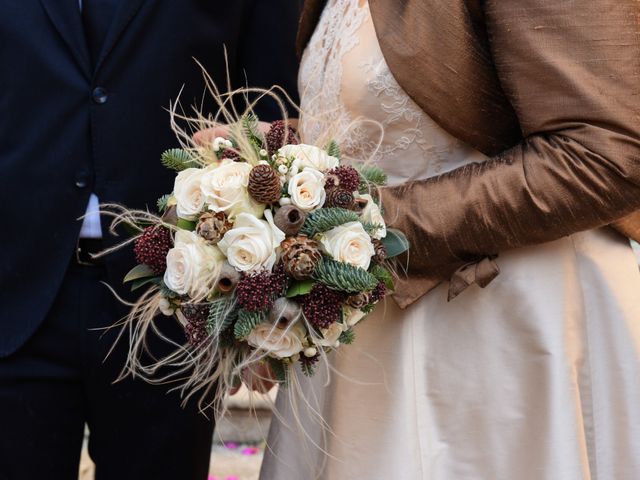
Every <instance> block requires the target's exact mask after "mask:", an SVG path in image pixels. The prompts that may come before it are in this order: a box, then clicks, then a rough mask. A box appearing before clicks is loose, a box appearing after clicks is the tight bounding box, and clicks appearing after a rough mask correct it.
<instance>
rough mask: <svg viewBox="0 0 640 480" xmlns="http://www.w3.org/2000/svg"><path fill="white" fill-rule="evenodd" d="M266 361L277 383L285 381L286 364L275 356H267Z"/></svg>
mask: <svg viewBox="0 0 640 480" xmlns="http://www.w3.org/2000/svg"><path fill="white" fill-rule="evenodd" d="M267 361H268V362H269V366H270V367H271V371H272V372H273V376H274V377H275V378H276V380H277V381H278V382H279V383H287V370H288V369H287V366H286V365H285V364H284V362H283V361H282V360H278V359H277V358H271V357H267Z"/></svg>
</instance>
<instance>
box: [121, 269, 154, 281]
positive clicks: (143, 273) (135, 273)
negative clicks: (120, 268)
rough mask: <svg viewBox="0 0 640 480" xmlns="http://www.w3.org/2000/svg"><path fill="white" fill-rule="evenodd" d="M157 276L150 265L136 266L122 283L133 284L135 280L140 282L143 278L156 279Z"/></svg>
mask: <svg viewBox="0 0 640 480" xmlns="http://www.w3.org/2000/svg"><path fill="white" fill-rule="evenodd" d="M155 276H156V274H155V273H154V271H153V270H152V269H151V267H149V266H148V265H136V266H135V267H133V268H132V269H131V270H129V273H127V275H126V276H125V277H124V280H123V281H122V283H128V282H133V281H134V280H139V279H141V278H148V277H155Z"/></svg>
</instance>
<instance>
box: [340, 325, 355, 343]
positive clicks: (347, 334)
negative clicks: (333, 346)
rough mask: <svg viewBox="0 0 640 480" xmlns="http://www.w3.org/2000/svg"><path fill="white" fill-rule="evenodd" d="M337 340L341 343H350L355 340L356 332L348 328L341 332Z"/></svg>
mask: <svg viewBox="0 0 640 480" xmlns="http://www.w3.org/2000/svg"><path fill="white" fill-rule="evenodd" d="M338 340H339V342H340V343H342V344H343V345H351V344H352V343H353V342H355V341H356V332H354V331H353V329H351V328H350V329H349V330H346V331H344V332H342V334H341V335H340V338H339V339H338Z"/></svg>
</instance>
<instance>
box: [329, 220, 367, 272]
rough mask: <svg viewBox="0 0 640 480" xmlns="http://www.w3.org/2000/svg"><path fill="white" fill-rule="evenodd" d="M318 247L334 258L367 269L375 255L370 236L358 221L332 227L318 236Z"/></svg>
mask: <svg viewBox="0 0 640 480" xmlns="http://www.w3.org/2000/svg"><path fill="white" fill-rule="evenodd" d="M319 240H320V247H321V248H322V250H323V251H324V252H325V253H326V254H327V255H329V256H331V257H332V258H333V259H334V260H337V261H338V262H343V263H349V264H351V265H354V266H356V267H360V268H364V269H365V270H367V269H368V268H369V265H370V263H371V257H373V256H374V255H375V251H374V248H373V244H372V243H371V237H369V235H368V234H367V232H366V231H365V229H364V227H363V226H362V224H361V223H360V222H349V223H345V224H344V225H340V226H338V227H335V228H332V229H331V230H329V231H328V232H325V233H323V234H322V235H321V236H320V237H319Z"/></svg>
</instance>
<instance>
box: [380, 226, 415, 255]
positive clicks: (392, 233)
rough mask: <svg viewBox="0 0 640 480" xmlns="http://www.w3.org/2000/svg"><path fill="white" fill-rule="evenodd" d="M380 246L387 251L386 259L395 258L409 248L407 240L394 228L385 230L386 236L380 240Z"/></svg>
mask: <svg viewBox="0 0 640 480" xmlns="http://www.w3.org/2000/svg"><path fill="white" fill-rule="evenodd" d="M381 241H382V244H383V245H384V246H385V248H386V249H387V258H393V257H397V256H398V255H400V254H402V253H404V252H406V251H408V250H409V248H410V244H409V240H407V237H406V236H405V235H404V233H402V232H401V231H400V230H396V229H395V228H389V229H387V236H386V237H384V238H383V239H382V240H381Z"/></svg>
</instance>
